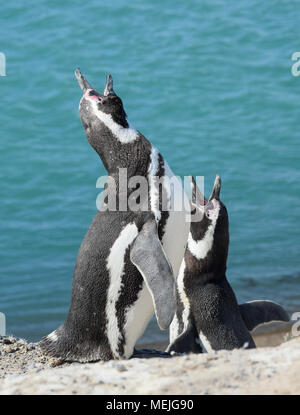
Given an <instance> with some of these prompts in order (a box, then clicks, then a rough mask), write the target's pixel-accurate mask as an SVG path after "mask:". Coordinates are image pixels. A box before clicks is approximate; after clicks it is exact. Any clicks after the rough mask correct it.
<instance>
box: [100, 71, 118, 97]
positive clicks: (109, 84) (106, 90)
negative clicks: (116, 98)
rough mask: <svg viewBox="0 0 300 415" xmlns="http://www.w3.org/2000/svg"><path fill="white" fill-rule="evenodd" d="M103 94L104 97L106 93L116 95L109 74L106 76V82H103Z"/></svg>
mask: <svg viewBox="0 0 300 415" xmlns="http://www.w3.org/2000/svg"><path fill="white" fill-rule="evenodd" d="M103 95H104V96H105V97H107V96H108V95H116V94H115V91H114V89H113V79H112V76H111V75H110V74H108V75H107V76H106V84H105V88H104V92H103Z"/></svg>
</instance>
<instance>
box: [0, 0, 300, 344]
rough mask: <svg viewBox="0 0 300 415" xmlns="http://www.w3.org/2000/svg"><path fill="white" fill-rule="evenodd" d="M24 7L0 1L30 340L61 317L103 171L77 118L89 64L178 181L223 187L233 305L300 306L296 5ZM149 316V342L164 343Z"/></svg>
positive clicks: (6, 139) (4, 227) (212, 2)
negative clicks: (78, 75)
mask: <svg viewBox="0 0 300 415" xmlns="http://www.w3.org/2000/svg"><path fill="white" fill-rule="evenodd" d="M127 3H128V2H122V1H119V0H115V1H113V2H111V4H109V5H101V2H99V1H96V0H91V1H89V2H86V3H84V2H82V1H78V0H75V1H72V2H69V1H66V2H61V1H58V0H54V1H51V2H50V1H43V0H42V1H39V2H34V1H33V0H28V1H26V2H25V1H16V2H6V3H5V4H3V5H2V7H1V16H0V19H1V23H0V52H3V53H5V54H6V59H7V67H6V73H7V76H6V77H0V91H1V99H0V120H1V133H0V140H1V141H0V142H1V144H0V145H1V151H0V165H1V168H0V178H1V186H0V198H1V199H0V200H1V231H0V255H1V263H0V311H1V312H4V313H5V314H6V317H7V331H8V332H9V333H13V334H15V335H17V336H21V337H25V338H27V339H29V340H37V339H39V338H40V337H41V336H42V335H44V334H47V333H49V332H50V331H51V330H53V329H55V328H56V327H57V326H58V325H59V324H61V323H62V321H63V320H64V317H65V315H66V312H67V309H68V305H69V301H70V293H71V283H72V273H73V267H74V263H75V259H76V255H77V251H78V248H79V246H80V243H81V240H82V238H83V236H84V234H85V232H86V230H87V228H88V227H89V224H90V222H91V220H92V218H93V216H94V215H95V212H96V204H95V201H96V197H97V194H98V192H99V189H96V180H97V178H98V177H99V176H100V175H102V174H105V170H104V168H103V166H102V164H101V162H100V160H99V159H98V156H97V155H96V153H95V152H94V150H93V149H92V148H91V147H90V146H89V144H88V142H87V140H86V138H85V134H84V131H83V129H82V126H81V123H80V120H79V116H78V103H79V99H80V97H81V91H80V89H79V87H78V85H77V82H76V81H75V78H74V75H73V71H74V69H75V68H76V67H77V66H80V68H81V69H82V71H83V73H84V74H85V75H86V76H87V78H88V80H89V81H90V82H91V83H92V84H93V85H94V86H95V88H96V89H99V90H101V89H102V88H103V86H104V82H105V75H106V74H107V73H108V72H110V73H112V75H113V77H114V81H115V89H116V91H117V92H118V94H119V95H120V96H121V97H122V98H123V102H124V105H125V109H126V111H127V113H128V116H129V119H130V121H131V122H132V123H133V124H134V126H135V127H136V128H137V129H139V130H140V131H141V132H142V133H143V134H144V135H145V136H146V137H147V138H148V139H150V140H151V141H152V142H153V143H154V144H155V145H156V146H157V147H158V148H159V149H160V151H161V152H162V154H163V155H164V157H165V158H166V159H167V160H168V162H169V164H170V166H171V168H172V170H173V171H174V172H175V173H176V174H179V175H182V176H183V175H188V174H191V173H192V174H194V175H199V176H205V189H206V193H209V192H210V189H211V186H212V183H213V180H214V176H215V174H216V173H219V174H220V175H221V176H222V179H223V188H222V198H223V201H224V203H225V204H226V205H227V208H228V211H229V217H230V237H231V244H230V255H229V262H228V278H229V280H230V281H231V283H232V285H233V287H234V289H235V291H236V294H237V297H238V299H239V301H240V302H242V301H247V300H251V299H255V298H269V299H273V300H275V301H278V302H280V303H281V304H283V305H284V306H286V307H287V309H288V310H289V311H290V312H293V311H297V310H300V290H299V284H300V249H299V242H300V235H299V234H300V185H299V183H300V169H299V164H300V163H299V161H300V152H299V138H300V134H299V115H300V114H299V97H300V77H299V78H297V77H293V76H292V74H291V66H292V63H293V62H292V60H291V56H292V54H293V53H294V52H295V51H299V50H300V41H299V40H300V26H299V19H298V16H299V13H300V3H299V2H297V1H292V0H290V1H289V0H286V1H278V0H272V1H271V0H268V1H265V2H263V3H262V2H261V1H258V0H254V1H251V2H250V1H247V2H242V3H238V2H235V1H233V0H227V1H225V0H224V1H216V0H209V1H208V0H207V1H201V2H197V1H189V2H179V1H177V2H176V1H171V0H167V1H163V2H161V1H158V0H153V1H151V2H147V1H136V0H134V1H131V2H130V5H128V4H127ZM165 336H166V333H162V332H159V330H158V329H157V327H156V323H155V322H154V321H153V322H152V323H151V325H150V327H149V329H148V330H147V333H146V335H145V337H144V341H146V342H150V341H152V340H159V339H161V338H163V337H165Z"/></svg>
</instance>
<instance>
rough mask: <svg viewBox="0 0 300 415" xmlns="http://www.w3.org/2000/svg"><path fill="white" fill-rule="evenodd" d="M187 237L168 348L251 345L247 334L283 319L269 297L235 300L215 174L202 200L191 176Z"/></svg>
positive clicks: (189, 349)
mask: <svg viewBox="0 0 300 415" xmlns="http://www.w3.org/2000/svg"><path fill="white" fill-rule="evenodd" d="M190 179H191V185H192V200H191V211H192V213H193V215H198V216H197V217H196V216H195V218H196V219H195V220H194V221H193V220H191V226H190V232H189V236H188V243H187V247H186V251H185V255H184V259H183V261H182V264H181V267H180V271H179V275H178V280H177V308H176V314H175V316H174V319H173V322H172V324H171V328H170V344H169V346H168V348H167V351H168V352H171V351H173V352H179V353H184V352H186V353H188V352H192V353H201V352H212V351H215V350H221V349H227V350H232V349H234V348H255V343H254V341H253V338H252V336H251V334H250V331H251V330H253V329H254V328H255V327H256V326H258V325H259V324H262V323H266V322H269V321H272V320H277V321H289V315H288V313H287V312H286V311H285V310H284V309H283V308H282V307H281V306H280V305H279V304H277V303H274V302H272V301H267V300H266V301H263V300H261V301H260V300H257V301H251V302H248V303H245V304H241V305H238V303H237V299H236V297H235V294H234V292H233V289H232V287H231V286H230V284H229V282H228V280H227V277H226V263H227V255H228V247H229V221H228V213H227V209H226V206H225V205H224V203H222V201H221V200H220V190H221V178H220V176H218V175H217V176H216V179H215V182H214V186H213V190H212V193H211V196H210V197H209V199H208V200H205V199H204V197H203V195H202V194H201V192H200V190H199V188H198V187H197V185H196V182H195V180H194V178H193V177H191V178H190Z"/></svg>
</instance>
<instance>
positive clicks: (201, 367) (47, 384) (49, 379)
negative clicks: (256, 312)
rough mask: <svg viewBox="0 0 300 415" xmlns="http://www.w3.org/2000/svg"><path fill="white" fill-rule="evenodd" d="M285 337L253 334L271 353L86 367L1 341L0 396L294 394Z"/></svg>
mask: <svg viewBox="0 0 300 415" xmlns="http://www.w3.org/2000/svg"><path fill="white" fill-rule="evenodd" d="M286 331H287V328H286V327H285V328H284V326H283V327H282V328H281V329H280V330H278V328H277V329H276V330H273V331H272V328H269V330H265V329H264V330H263V331H261V332H260V331H259V330H258V332H257V333H256V334H254V338H255V341H256V344H257V346H259V345H261V346H265V344H268V346H270V345H272V347H258V348H257V349H254V350H233V351H230V352H228V351H220V352H217V353H213V354H202V355H192V354H190V355H180V356H172V357H168V358H161V357H160V358H159V357H152V358H138V359H137V358H134V359H130V360H122V361H110V362H97V363H89V364H79V363H72V364H68V363H63V364H62V362H60V361H59V360H58V359H49V358H47V357H45V356H42V355H41V353H40V351H39V347H38V345H37V344H33V343H30V344H27V343H26V342H25V341H20V340H16V339H14V338H13V337H10V338H7V337H6V338H0V394H299V393H300V336H299V337H296V338H294V339H288V337H289V335H288V334H286ZM280 343H281V345H280V346H276V344H280ZM151 346H155V345H151Z"/></svg>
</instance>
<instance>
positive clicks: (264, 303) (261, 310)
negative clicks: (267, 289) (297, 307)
mask: <svg viewBox="0 0 300 415" xmlns="http://www.w3.org/2000/svg"><path fill="white" fill-rule="evenodd" d="M239 310H240V313H241V315H242V318H243V320H244V323H245V324H246V327H247V329H248V330H249V331H250V330H253V329H254V328H255V327H256V326H258V325H259V324H262V323H268V322H270V321H290V316H289V315H288V313H287V312H286V311H285V309H284V308H283V307H281V305H279V304H277V303H275V302H273V301H268V300H255V301H249V302H248V303H244V304H240V305H239Z"/></svg>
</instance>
